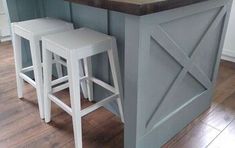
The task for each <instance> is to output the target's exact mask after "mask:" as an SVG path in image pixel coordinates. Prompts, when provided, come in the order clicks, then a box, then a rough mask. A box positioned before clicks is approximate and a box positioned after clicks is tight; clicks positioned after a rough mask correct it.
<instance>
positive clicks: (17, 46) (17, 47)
mask: <svg viewBox="0 0 235 148" xmlns="http://www.w3.org/2000/svg"><path fill="white" fill-rule="evenodd" d="M12 28H13V27H12ZM12 31H13V29H12ZM12 43H13V49H14V59H15V69H16V83H17V94H18V98H23V86H24V81H23V79H22V78H21V77H20V72H21V70H22V53H21V52H22V51H21V38H20V36H18V35H17V34H15V33H14V32H13V33H12Z"/></svg>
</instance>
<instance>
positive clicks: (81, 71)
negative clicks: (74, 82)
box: [79, 60, 88, 98]
mask: <svg viewBox="0 0 235 148" xmlns="http://www.w3.org/2000/svg"><path fill="white" fill-rule="evenodd" d="M79 71H80V74H79V75H80V77H83V76H84V75H85V74H84V70H83V66H82V60H81V61H80V62H79ZM81 88H82V93H83V97H84V98H88V94H87V87H86V82H85V81H82V82H81Z"/></svg>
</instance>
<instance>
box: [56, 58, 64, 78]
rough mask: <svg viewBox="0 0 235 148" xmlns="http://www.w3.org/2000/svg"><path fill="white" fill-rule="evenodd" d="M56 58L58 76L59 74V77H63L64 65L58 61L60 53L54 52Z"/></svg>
mask: <svg viewBox="0 0 235 148" xmlns="http://www.w3.org/2000/svg"><path fill="white" fill-rule="evenodd" d="M54 59H55V61H56V63H55V65H56V71H57V76H58V78H61V77H63V72H62V65H61V64H60V63H59V62H57V61H59V60H60V57H59V56H58V55H56V54H54Z"/></svg>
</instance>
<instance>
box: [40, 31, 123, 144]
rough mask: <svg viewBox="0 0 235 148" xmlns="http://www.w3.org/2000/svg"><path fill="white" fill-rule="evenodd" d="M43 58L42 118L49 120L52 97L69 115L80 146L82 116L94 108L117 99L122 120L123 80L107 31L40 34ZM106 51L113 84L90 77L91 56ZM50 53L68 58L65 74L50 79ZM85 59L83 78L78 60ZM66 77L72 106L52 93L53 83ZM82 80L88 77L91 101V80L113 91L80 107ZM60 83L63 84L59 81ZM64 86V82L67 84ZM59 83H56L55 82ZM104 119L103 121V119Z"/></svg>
mask: <svg viewBox="0 0 235 148" xmlns="http://www.w3.org/2000/svg"><path fill="white" fill-rule="evenodd" d="M42 48H43V61H44V103H45V104H44V107H45V122H50V120H51V101H53V102H54V103H56V104H57V105H58V106H59V107H61V108H62V109H63V110H64V111H66V112H67V113H68V114H70V115H71V116H72V120H73V131H74V140H75V147H76V148H82V122H81V118H82V117H83V116H85V115H87V114H89V113H91V112H93V111H95V110H96V109H98V108H100V107H102V106H105V105H107V104H109V103H111V102H113V101H116V102H117V104H118V108H119V113H120V116H121V120H122V121H123V122H124V116H123V109H122V108H123V107H122V103H121V99H122V96H123V95H122V84H121V77H120V68H119V61H118V54H117V44H116V40H115V39H114V38H113V37H111V36H108V35H105V34H102V33H99V32H96V31H93V30H90V29H87V28H81V29H77V30H73V31H67V32H63V33H58V34H54V35H49V36H45V37H43V38H42ZM102 52H107V53H108V58H109V63H110V68H111V72H112V77H113V81H114V87H113V86H110V85H109V84H107V83H105V82H103V81H101V80H98V79H96V78H94V77H92V73H91V72H92V71H91V65H90V64H91V62H90V57H91V56H97V54H99V53H102ZM52 54H56V55H59V56H61V57H62V58H64V59H66V60H67V70H68V77H67V76H65V77H64V78H60V79H58V80H54V81H51V74H52V66H51V65H52ZM83 59H85V79H83V78H80V77H81V72H80V69H81V68H79V62H80V61H81V60H83ZM67 79H68V86H69V91H70V102H71V107H69V106H68V105H66V104H65V103H63V102H62V101H61V100H60V99H59V98H57V97H55V96H54V95H53V88H52V84H56V83H59V82H61V81H64V80H67ZM81 79H82V80H86V81H87V88H88V90H89V91H88V96H89V97H91V98H89V100H90V101H92V100H93V92H91V91H92V87H93V86H92V83H96V84H98V85H100V86H102V87H103V88H106V89H107V90H111V92H112V95H111V96H109V97H107V98H104V99H102V101H99V102H97V103H95V104H93V105H91V106H89V107H87V108H85V109H81V101H80V87H79V85H80V83H81ZM62 86H63V84H62ZM66 86H67V84H66ZM58 87H59V86H58ZM104 122H105V121H104Z"/></svg>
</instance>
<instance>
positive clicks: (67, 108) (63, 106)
mask: <svg viewBox="0 0 235 148" xmlns="http://www.w3.org/2000/svg"><path fill="white" fill-rule="evenodd" d="M48 98H50V100H51V101H53V102H54V103H55V104H57V105H58V106H59V107H61V108H62V109H63V110H64V111H66V112H67V113H68V114H70V115H71V116H72V109H71V108H70V107H69V106H68V105H66V104H65V103H64V102H62V101H60V99H59V98H57V97H55V96H54V95H52V94H48Z"/></svg>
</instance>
